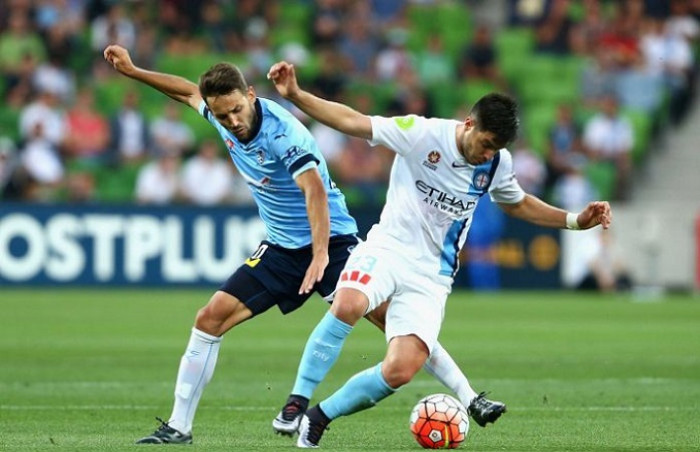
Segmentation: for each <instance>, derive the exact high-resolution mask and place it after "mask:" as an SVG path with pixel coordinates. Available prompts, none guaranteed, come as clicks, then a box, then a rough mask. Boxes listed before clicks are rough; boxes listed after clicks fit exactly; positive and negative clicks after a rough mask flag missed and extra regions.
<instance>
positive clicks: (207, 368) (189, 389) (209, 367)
mask: <svg viewBox="0 0 700 452" xmlns="http://www.w3.org/2000/svg"><path fill="white" fill-rule="evenodd" d="M260 249H263V248H262V246H261V248H260ZM260 249H259V250H260ZM264 249H267V248H264ZM259 250H258V252H256V254H255V256H257V261H256V262H255V263H254V264H253V265H251V264H244V265H242V266H241V267H239V268H238V269H237V270H236V272H234V273H233V274H232V275H231V276H230V277H229V279H228V280H227V281H226V282H225V283H224V284H222V285H221V287H220V290H218V291H217V292H216V293H214V295H213V296H212V297H211V299H210V300H209V302H208V303H207V305H206V306H204V307H203V308H202V309H200V310H199V312H198V313H197V317H196V320H195V325H194V328H192V333H191V336H190V340H189V343H188V344H187V349H186V350H185V353H184V355H183V356H182V359H181V360H180V367H179V370H178V375H177V380H176V384H175V403H174V405H173V411H172V414H171V416H170V418H169V420H168V422H162V421H161V426H160V427H159V428H158V429H157V430H156V431H155V432H154V433H153V434H151V435H149V436H146V437H144V438H142V439H141V440H139V441H138V443H141V444H144V443H145V444H149V443H150V444H154V443H155V444H165V443H190V442H192V423H193V419H194V416H195V412H196V410H197V406H198V404H199V400H200V398H201V396H202V393H203V391H204V387H205V386H206V385H207V384H208V383H209V381H210V380H211V377H212V375H213V373H214V368H215V366H216V360H217V356H218V352H219V346H220V343H221V336H222V335H223V334H224V333H226V332H227V331H228V330H230V329H231V328H233V327H234V326H236V325H238V324H239V323H241V322H243V321H245V320H247V319H250V318H251V317H253V316H256V315H258V314H261V313H263V312H265V311H266V310H268V309H269V308H271V307H272V306H275V305H279V306H280V309H281V310H283V312H289V311H291V310H293V309H295V308H296V307H298V306H300V305H301V304H303V302H304V301H305V299H304V298H303V297H300V298H298V299H294V300H290V299H288V298H283V297H281V296H280V295H279V293H280V292H279V290H283V289H287V288H280V287H277V283H276V282H275V281H277V280H280V279H279V278H277V277H276V276H275V275H276V274H278V273H280V271H282V270H280V269H288V268H289V267H290V265H289V262H286V261H285V258H286V256H285V255H284V251H283V250H282V251H280V250H276V249H274V250H270V251H268V252H267V253H265V252H264V251H263V252H259ZM263 254H264V256H263ZM302 274H303V273H302ZM286 280H287V278H282V279H281V281H286ZM262 281H264V282H265V284H263V282H262ZM296 288H298V286H296V287H295V289H296ZM282 303H284V307H283V306H282Z"/></svg>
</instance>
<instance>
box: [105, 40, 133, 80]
mask: <svg viewBox="0 0 700 452" xmlns="http://www.w3.org/2000/svg"><path fill="white" fill-rule="evenodd" d="M104 57H105V60H107V62H108V63H109V64H111V65H112V66H113V67H114V69H116V70H117V71H119V72H121V73H122V74H125V75H128V74H129V73H130V72H131V71H133V69H134V63H133V62H132V61H131V57H130V56H129V51H128V50H126V49H125V48H124V47H122V46H118V45H111V46H107V48H106V49H105V51H104Z"/></svg>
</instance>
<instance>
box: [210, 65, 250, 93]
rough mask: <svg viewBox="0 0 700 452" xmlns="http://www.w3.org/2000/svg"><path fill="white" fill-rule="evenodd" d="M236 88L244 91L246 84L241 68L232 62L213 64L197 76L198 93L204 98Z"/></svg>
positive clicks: (229, 91) (246, 87)
mask: <svg viewBox="0 0 700 452" xmlns="http://www.w3.org/2000/svg"><path fill="white" fill-rule="evenodd" d="M236 90H238V91H240V92H241V93H245V92H246V91H247V90H248V84H247V83H246V81H245V77H243V73H242V72H241V70H240V69H238V68H237V67H236V66H234V65H233V64H230V63H218V64H215V65H214V66H212V67H210V68H209V70H208V71H207V72H205V73H204V74H202V76H201V77H199V93H200V94H201V95H202V97H203V98H205V99H206V98H207V97H217V96H223V95H226V94H230V93H232V92H234V91H236Z"/></svg>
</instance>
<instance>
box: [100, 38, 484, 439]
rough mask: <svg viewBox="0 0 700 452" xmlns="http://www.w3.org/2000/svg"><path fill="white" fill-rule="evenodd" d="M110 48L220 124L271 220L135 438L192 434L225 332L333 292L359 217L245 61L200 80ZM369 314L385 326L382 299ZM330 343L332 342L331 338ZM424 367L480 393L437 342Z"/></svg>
mask: <svg viewBox="0 0 700 452" xmlns="http://www.w3.org/2000/svg"><path fill="white" fill-rule="evenodd" d="M104 56H105V59H106V60H107V61H108V62H109V63H110V64H112V65H113V66H114V68H115V69H116V70H117V71H119V72H120V73H122V74H124V75H125V76H127V77H130V78H133V79H135V80H138V81H140V82H142V83H145V84H147V85H150V86H152V87H153V88H155V89H157V90H159V91H161V92H163V93H164V94H166V95H168V96H170V97H171V98H173V99H175V100H177V101H179V102H182V103H184V104H186V105H188V106H190V107H192V108H194V109H195V110H197V112H199V114H200V115H202V116H203V117H204V119H206V120H207V121H209V123H211V125H212V126H214V127H215V128H216V130H217V131H218V132H219V135H220V136H221V139H222V140H223V141H224V143H225V144H226V147H227V148H228V149H229V154H230V156H231V159H232V160H233V161H234V163H235V164H236V167H237V168H238V171H239V172H240V173H241V174H242V175H243V177H245V179H246V180H247V181H248V186H249V188H250V189H251V191H252V193H253V197H254V199H255V201H256V203H257V205H258V210H259V212H260V217H261V218H262V220H263V221H264V223H265V227H266V229H267V236H268V237H267V240H264V241H263V242H262V243H261V244H260V247H259V248H258V250H257V251H256V252H255V253H253V255H252V256H250V258H248V259H247V260H246V261H245V262H244V263H243V264H242V265H241V266H240V267H238V268H237V269H236V270H235V271H234V273H233V274H232V275H231V276H230V277H229V278H228V280H227V281H226V282H224V283H223V284H222V285H221V286H220V287H219V289H218V290H217V291H216V292H215V293H214V294H213V295H212V296H211V298H210V300H209V302H208V303H207V305H206V306H204V307H203V308H202V309H200V310H199V312H198V313H197V316H196V318H195V324H194V327H193V328H192V333H191V336H190V340H189V342H188V344H187V349H186V350H185V353H184V355H183V357H182V359H181V361H180V368H179V370H178V375H177V380H176V383H175V403H174V405H173V410H172V414H171V415H170V418H169V420H168V421H167V422H163V421H161V425H160V427H159V428H158V429H157V430H156V431H155V432H153V433H152V434H150V435H148V436H146V437H144V438H141V439H140V440H139V441H137V442H138V443H141V444H174V443H191V442H192V424H193V421H194V416H195V412H196V411H197V407H198V405H199V401H200V398H201V396H202V393H203V391H204V388H205V386H206V385H207V383H208V382H209V380H210V379H211V377H212V375H213V373H214V368H215V366H216V361H217V356H218V353H219V348H220V344H221V340H222V336H223V335H224V334H225V333H226V332H227V331H228V330H230V329H231V328H233V327H235V326H236V325H238V324H240V323H241V322H244V321H246V320H248V319H251V318H253V317H255V316H257V315H259V314H262V313H264V312H265V311H267V310H268V309H270V308H271V307H273V306H277V307H278V308H279V309H280V311H282V313H283V314H287V313H289V312H292V311H294V310H295V309H297V308H299V307H300V306H301V305H303V304H304V302H305V301H306V300H307V299H308V298H309V297H310V296H311V294H312V293H313V292H318V293H319V294H320V295H321V296H323V297H324V299H326V300H328V301H330V300H331V299H332V297H333V293H334V292H335V287H336V283H337V281H338V278H339V277H340V272H341V271H342V269H343V267H344V266H345V262H346V261H347V259H348V257H349V255H350V251H351V249H352V248H354V247H355V246H356V245H357V243H358V239H357V237H356V233H357V226H356V225H355V220H354V219H353V218H352V217H351V216H350V214H349V213H348V210H347V207H346V206H345V198H344V197H343V195H342V193H341V192H340V191H339V190H338V188H337V187H336V186H335V184H334V183H333V181H332V180H331V179H330V175H329V174H328V167H327V166H326V162H325V161H324V160H323V156H322V155H321V152H320V151H319V149H318V146H317V145H316V142H315V141H314V139H313V137H312V136H311V134H310V133H309V131H308V130H307V129H306V128H305V127H304V126H303V125H302V124H301V123H300V122H299V121H298V120H297V119H296V118H294V116H292V114H291V113H289V112H288V111H286V110H285V109H284V108H282V107H281V106H279V105H278V104H276V103H275V102H273V101H271V100H268V99H263V98H258V97H257V96H256V95H255V91H254V89H253V88H252V87H250V86H248V85H247V84H246V82H245V78H244V77H243V75H242V74H241V72H240V70H239V69H238V68H236V67H235V66H233V65H231V64H226V63H219V64H217V65H214V66H213V67H211V68H210V69H209V70H208V71H206V72H205V73H204V74H203V75H202V76H201V77H200V81H199V86H198V85H197V84H195V83H192V82H190V81H189V80H185V79H183V78H182V77H177V76H174V75H170V74H163V73H158V72H153V71H147V70H144V69H141V68H139V67H136V66H134V64H133V63H132V61H131V58H130V56H129V52H128V51H127V50H126V49H124V48H123V47H121V46H117V45H113V46H109V47H107V48H106V49H105V51H104ZM368 318H369V320H371V321H372V323H374V324H375V325H377V326H378V327H379V328H382V329H383V326H384V311H383V310H382V309H379V310H377V311H373V312H372V313H371V315H369V316H368ZM338 334H339V335H341V336H342V335H344V334H345V333H343V331H342V330H340V331H339V332H338ZM327 346H328V347H330V348H332V347H334V344H333V341H332V340H329V342H328V343H327ZM426 370H428V371H429V372H430V373H431V374H433V375H434V376H436V377H437V378H438V379H439V380H440V381H441V382H443V383H444V384H445V385H446V386H447V387H449V388H450V389H452V390H453V391H454V392H455V393H456V394H457V395H458V396H460V397H461V398H462V400H465V399H469V397H470V396H471V395H472V394H473V393H474V391H473V390H472V389H471V387H469V383H468V382H467V379H466V377H465V376H464V374H462V372H461V371H460V370H459V368H458V367H457V365H456V364H455V362H454V361H453V360H452V358H451V357H450V356H449V355H448V354H447V352H446V351H445V350H444V349H443V348H442V347H441V346H440V344H436V345H435V348H434V349H433V350H432V354H431V358H430V360H429V362H427V363H426ZM324 375H325V372H324ZM308 388H309V386H308V385H301V386H300V387H299V388H298V390H297V393H298V394H300V395H303V394H306V393H307V391H310V390H309V389H308ZM308 393H309V394H310V392H308ZM307 404H308V398H305V399H304V398H303V397H295V398H293V399H292V400H291V402H290V403H289V404H288V406H287V409H286V410H285V411H284V412H283V413H281V414H280V416H279V418H278V419H276V420H275V423H274V425H275V429H276V430H277V431H278V432H279V433H287V434H293V433H294V432H295V431H296V429H297V427H298V425H299V421H300V420H301V419H300V416H299V413H303V412H304V411H306V408H307Z"/></svg>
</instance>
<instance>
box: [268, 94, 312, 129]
mask: <svg viewBox="0 0 700 452" xmlns="http://www.w3.org/2000/svg"><path fill="white" fill-rule="evenodd" d="M258 100H259V101H260V106H261V108H262V115H263V127H265V129H266V130H267V131H268V132H271V133H273V134H275V135H276V134H280V133H285V134H287V135H289V134H290V133H293V132H299V130H300V129H303V128H304V127H303V125H302V124H301V123H300V122H299V121H297V120H296V118H295V117H294V115H292V114H291V113H290V112H289V111H287V110H286V109H285V108H284V107H283V106H281V105H280V104H278V103H277V102H275V101H273V100H270V99H265V98H262V97H258Z"/></svg>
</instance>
